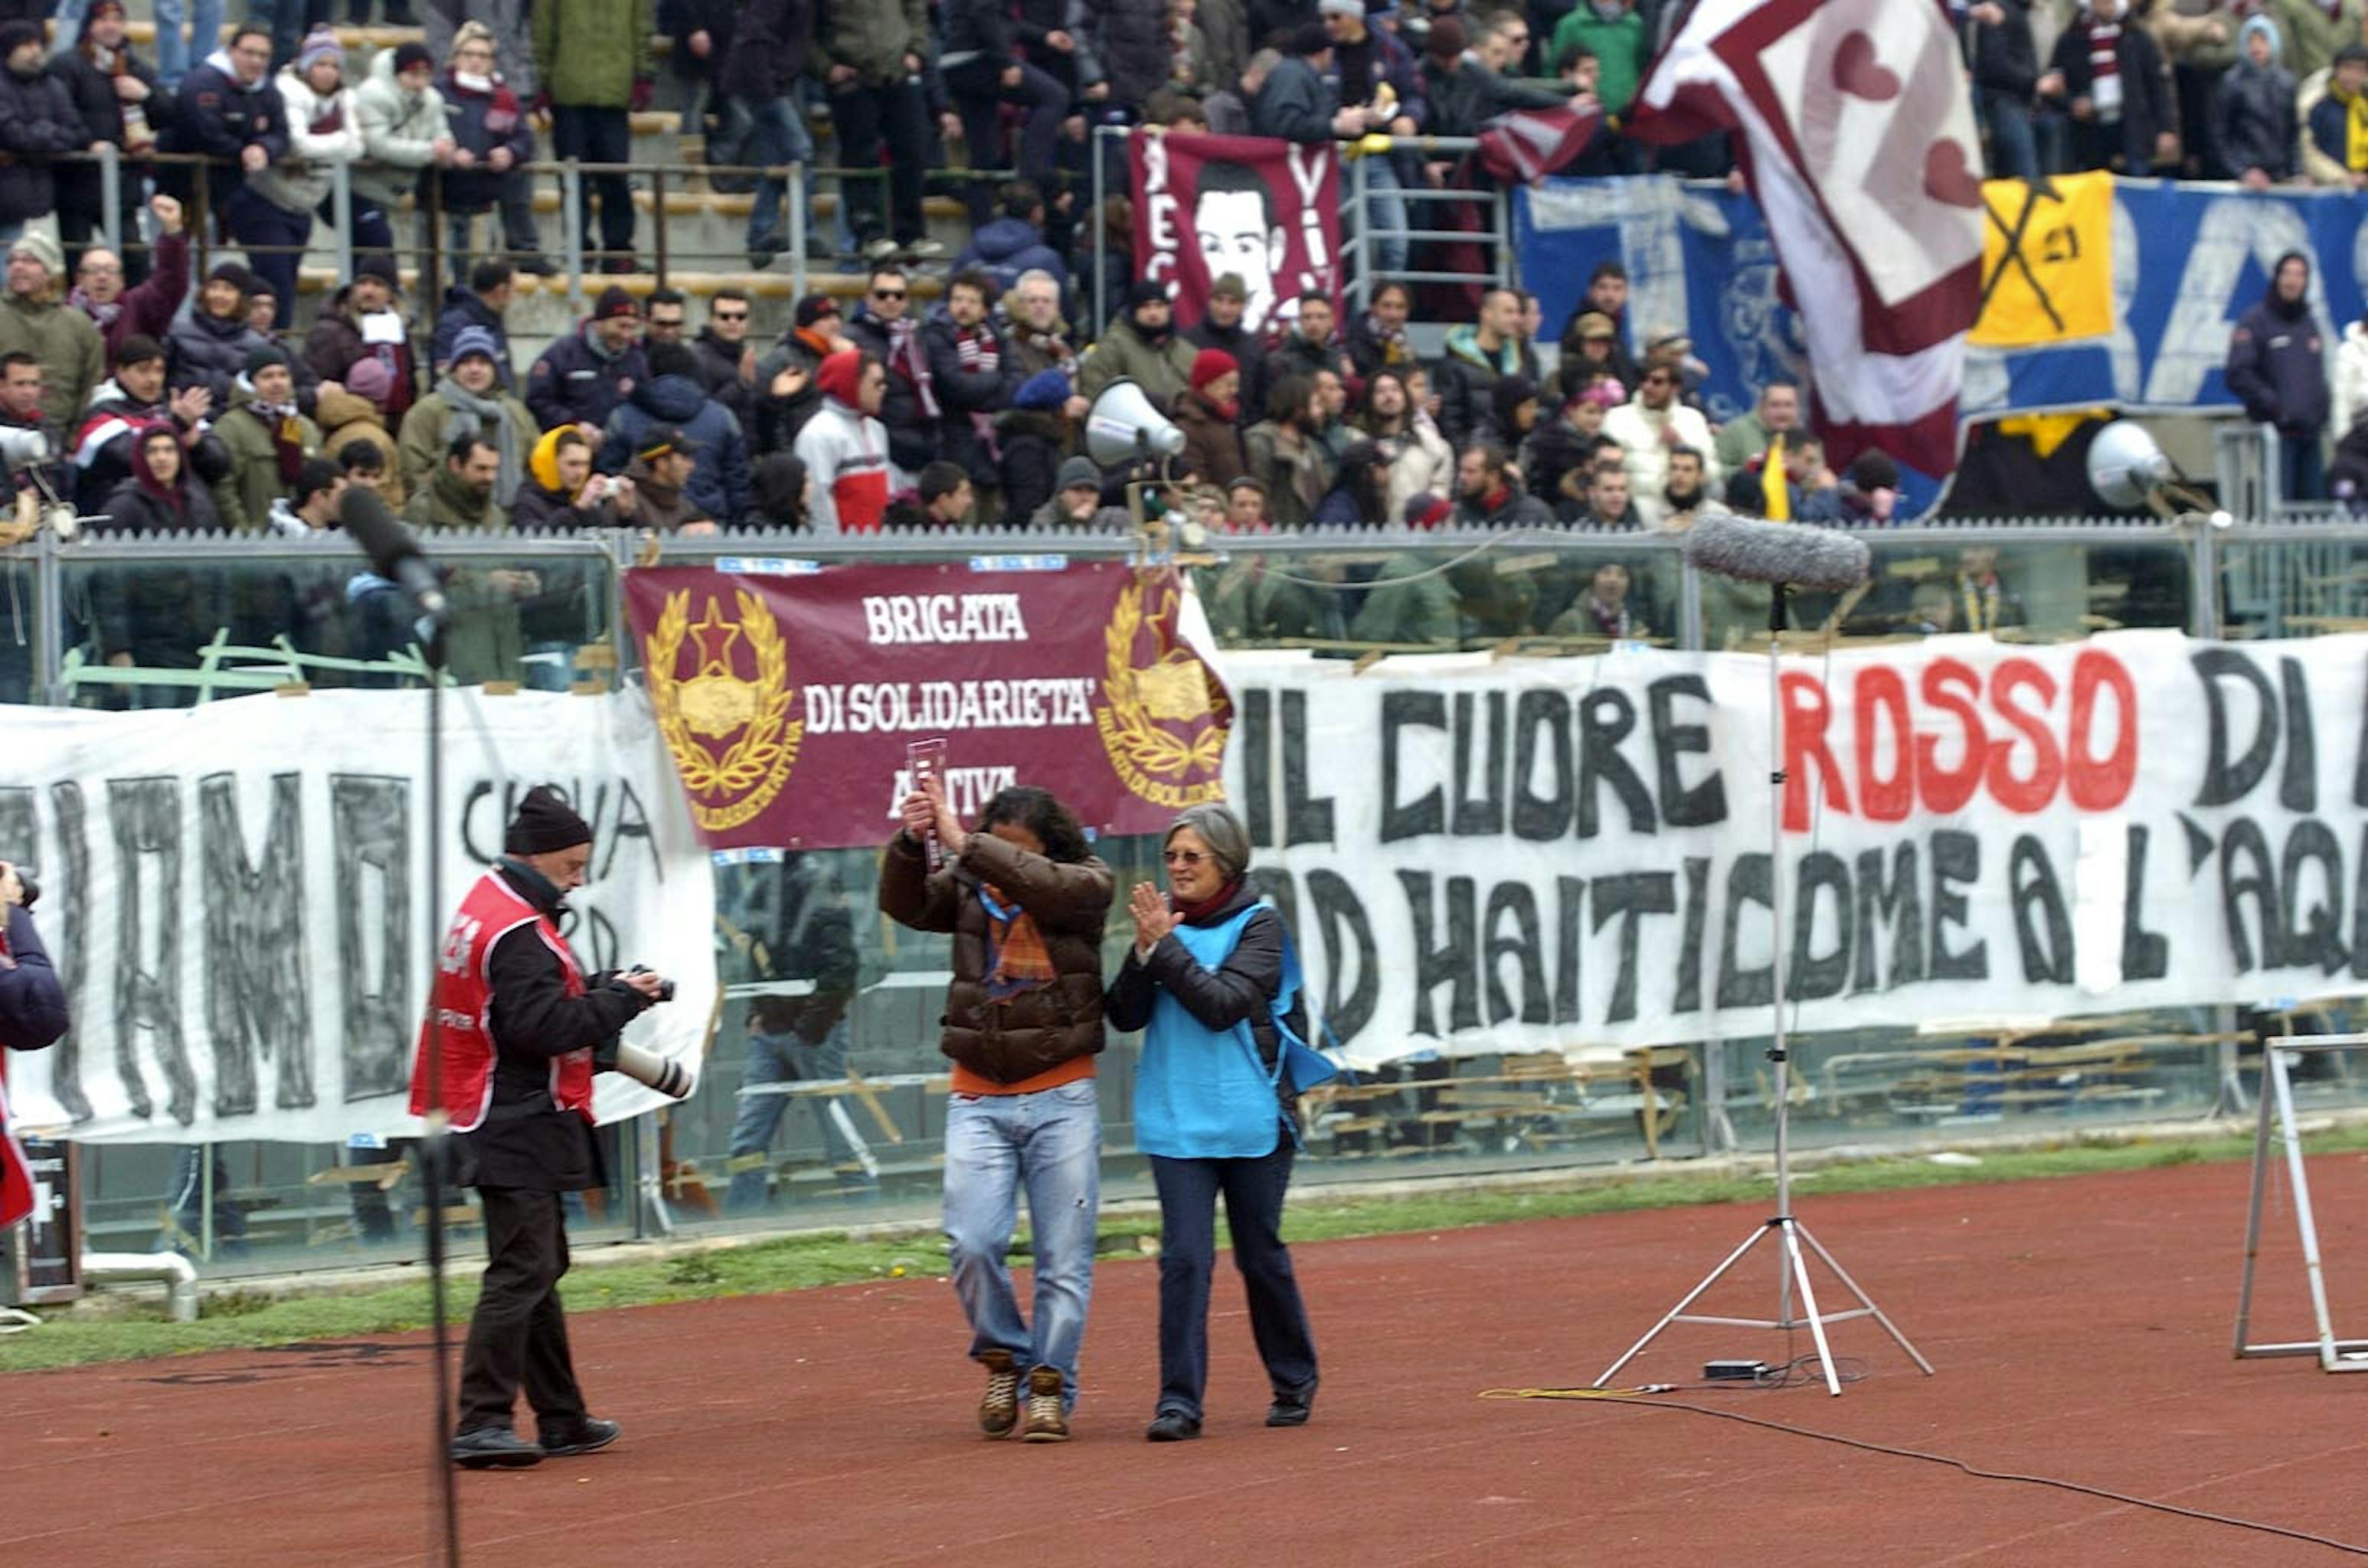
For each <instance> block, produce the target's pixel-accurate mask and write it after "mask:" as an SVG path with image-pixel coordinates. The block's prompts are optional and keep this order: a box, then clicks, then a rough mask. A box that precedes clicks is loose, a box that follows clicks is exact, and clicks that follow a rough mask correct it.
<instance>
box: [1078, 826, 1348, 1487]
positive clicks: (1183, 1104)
mask: <svg viewBox="0 0 2368 1568" xmlns="http://www.w3.org/2000/svg"><path fill="white" fill-rule="evenodd" d="M1166 851H1167V852H1166V855H1165V857H1164V858H1165V859H1166V861H1167V886H1168V892H1167V893H1166V894H1162V893H1161V892H1159V891H1158V889H1156V888H1155V887H1153V886H1152V885H1151V884H1150V883H1149V882H1137V883H1136V884H1135V887H1134V892H1133V898H1132V901H1131V908H1132V911H1133V915H1134V948H1133V951H1132V952H1130V953H1129V954H1128V955H1127V960H1126V964H1125V967H1124V968H1122V969H1121V970H1120V971H1119V975H1118V979H1117V980H1115V981H1114V982H1112V983H1111V984H1110V995H1109V998H1108V1000H1107V1003H1106V1005H1105V1006H1106V1012H1107V1015H1108V1017H1109V1019H1110V1023H1111V1024H1112V1025H1113V1026H1114V1027H1116V1028H1122V1029H1136V1028H1139V1029H1143V1030H1144V1031H1145V1033H1144V1047H1143V1064H1142V1066H1141V1068H1140V1069H1139V1070H1138V1071H1137V1073H1136V1074H1135V1083H1134V1138H1135V1145H1136V1147H1138V1148H1140V1149H1141V1150H1142V1151H1143V1152H1144V1153H1145V1154H1148V1155H1149V1156H1150V1157H1151V1174H1152V1180H1153V1181H1154V1182H1155V1183H1156V1185H1157V1187H1158V1189H1159V1226H1160V1242H1159V1403H1158V1407H1157V1409H1156V1411H1155V1413H1154V1415H1153V1418H1152V1423H1151V1427H1150V1430H1149V1431H1147V1432H1145V1433H1144V1436H1145V1437H1148V1438H1150V1439H1151V1441H1153V1442H1155V1443H1175V1442H1182V1441H1184V1440H1186V1439H1187V1438H1191V1437H1199V1436H1200V1435H1201V1390H1202V1388H1203V1387H1204V1386H1205V1385H1206V1383H1207V1381H1208V1375H1209V1281H1210V1277H1211V1276H1212V1274H1213V1273H1214V1272H1215V1268H1216V1251H1217V1246H1216V1207H1217V1195H1218V1194H1219V1193H1221V1192H1222V1193H1224V1197H1225V1224H1226V1228H1227V1229H1228V1230H1230V1231H1231V1232H1232V1233H1233V1238H1234V1263H1235V1267H1238V1268H1239V1269H1240V1270H1241V1273H1242V1283H1243V1286H1244V1288H1245V1289H1246V1290H1247V1292H1248V1297H1249V1312H1250V1332H1251V1333H1252V1335H1255V1336H1256V1337H1257V1340H1258V1356H1259V1358H1260V1359H1262V1360H1263V1361H1265V1363H1266V1372H1267V1381H1269V1383H1270V1384H1271V1385H1272V1387H1273V1391H1274V1400H1273V1403H1271V1404H1270V1405H1269V1407H1268V1409H1267V1413H1266V1424H1267V1425H1268V1426H1302V1425H1304V1423H1305V1422H1306V1420H1307V1416H1308V1412H1309V1411H1310V1410H1311V1409H1312V1408H1313V1406H1314V1404H1315V1340H1314V1339H1313V1337H1311V1336H1310V1335H1309V1333H1308V1329H1307V1311H1306V1309H1305V1307H1304V1306H1303V1305H1302V1304H1301V1302H1300V1299H1299V1282H1298V1280H1297V1279H1296V1278H1293V1277H1292V1271H1291V1254H1290V1252H1289V1250H1288V1249H1287V1248H1285V1247H1284V1246H1283V1244H1282V1236H1281V1222H1282V1198H1283V1193H1284V1191H1285V1189H1286V1188H1287V1187H1289V1186H1290V1185H1291V1160H1292V1153H1294V1152H1295V1151H1296V1149H1297V1146H1298V1137H1297V1131H1296V1129H1295V1127H1294V1126H1293V1122H1292V1099H1291V1096H1290V1090H1289V1088H1288V1086H1287V1085H1288V1080H1287V1079H1286V1078H1285V1077H1284V1075H1283V1074H1282V1073H1281V1071H1279V1069H1278V1065H1277V1064H1278V1062H1280V1061H1281V1056H1282V1048H1283V1039H1282V1034H1281V1028H1282V1027H1287V1028H1290V1029H1291V1030H1292V1034H1293V1036H1294V1037H1296V1038H1298V1039H1302V1040H1304V1038H1305V1033H1306V1029H1305V1023H1304V1018H1303V1017H1298V1016H1296V1015H1297V1014H1298V1012H1299V1008H1298V1005H1297V1004H1298V991H1299V965H1298V962H1297V960H1296V959H1295V958H1294V957H1293V956H1292V945H1291V934H1290V932H1289V931H1288V930H1287V929H1286V928H1285V927H1284V926H1283V922H1282V916H1281V915H1278V914H1277V913H1276V912H1275V911H1274V909H1273V908H1272V907H1271V906H1270V905H1268V904H1265V903H1261V902H1259V901H1258V898H1257V897H1256V896H1255V895H1253V894H1252V893H1251V892H1249V891H1248V890H1247V888H1245V887H1244V886H1243V874H1244V873H1245V872H1246V871H1247V870H1248V869H1249V858H1250V840H1249V835H1248V834H1247V832H1245V831H1244V830H1243V828H1242V824H1241V822H1240V821H1239V819H1237V818H1236V817H1235V815H1234V814H1233V812H1229V811H1227V810H1226V809H1225V808H1224V807H1223V806H1216V805H1208V806H1194V807H1192V808H1191V809H1190V810H1189V811H1186V812H1184V813H1183V814H1182V815H1180V816H1178V818H1177V819H1176V821H1175V823H1174V824H1172V825H1170V826H1169V828H1168V830H1167V845H1166ZM1279 1025H1280V1026H1281V1027H1278V1026H1279Z"/></svg>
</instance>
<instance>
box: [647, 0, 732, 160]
mask: <svg viewBox="0 0 2368 1568" xmlns="http://www.w3.org/2000/svg"><path fill="white" fill-rule="evenodd" d="M738 11H739V6H738V4H737V0H657V30H658V31H659V32H660V33H661V34H663V35H665V36H666V40H667V42H668V43H669V44H671V45H672V48H671V49H670V51H668V58H667V61H666V63H667V64H668V65H669V66H670V67H671V68H672V69H673V72H674V74H675V76H676V78H677V80H678V81H680V82H681V84H682V121H681V124H682V129H683V130H684V131H690V130H692V129H693V128H694V127H699V126H708V127H712V126H714V125H716V124H717V123H718V122H719V121H720V120H721V119H722V118H723V117H722V114H721V112H720V111H721V109H722V107H723V106H722V102H721V100H722V97H723V66H724V62H726V61H728V60H730V59H731V58H732V56H733V55H734V54H735V53H737V52H738V51H737V49H736V48H735V45H736V43H737V40H738V33H739V16H738ZM712 162H716V163H722V162H723V160H722V159H720V158H718V159H714V160H712Z"/></svg>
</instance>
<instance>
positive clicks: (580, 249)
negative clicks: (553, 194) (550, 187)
mask: <svg viewBox="0 0 2368 1568" xmlns="http://www.w3.org/2000/svg"><path fill="white" fill-rule="evenodd" d="M583 202H584V170H583V169H582V167H581V166H580V165H577V163H576V161H575V159H573V158H570V159H568V160H567V162H565V163H564V164H562V165H560V166H559V248H560V256H562V258H563V260H564V266H565V267H566V268H567V308H568V309H569V310H570V311H571V312H574V313H575V314H576V315H582V314H583V313H584V206H583Z"/></svg>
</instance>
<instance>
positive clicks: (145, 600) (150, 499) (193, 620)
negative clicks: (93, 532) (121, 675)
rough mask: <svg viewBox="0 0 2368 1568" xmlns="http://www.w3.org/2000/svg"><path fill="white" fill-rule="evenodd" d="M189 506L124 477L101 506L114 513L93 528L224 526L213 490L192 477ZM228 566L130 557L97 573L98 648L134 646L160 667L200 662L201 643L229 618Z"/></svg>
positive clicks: (134, 653)
mask: <svg viewBox="0 0 2368 1568" xmlns="http://www.w3.org/2000/svg"><path fill="white" fill-rule="evenodd" d="M181 494H182V496H183V498H184V501H185V508H184V509H183V510H182V511H179V512H176V511H175V510H174V509H173V508H172V507H170V506H167V505H165V502H164V501H163V500H161V499H159V498H158V497H156V496H154V495H152V494H149V493H148V492H147V491H145V490H142V488H140V486H139V484H138V483H137V482H135V481H132V480H129V479H127V480H125V481H124V482H123V483H120V484H119V485H117V486H116V487H115V489H114V491H113V493H112V494H109V495H108V497H107V500H106V503H105V504H104V505H103V506H101V508H100V511H101V512H102V513H104V515H105V516H106V517H107V520H106V521H105V522H103V523H97V522H95V523H93V524H92V525H91V527H92V528H96V529H98V530H100V531H102V532H107V533H124V534H131V533H149V534H160V533H162V534H169V533H184V532H186V533H199V532H206V531H211V530H212V529H215V528H221V527H222V516H221V514H220V513H218V512H216V511H215V510H214V501H213V497H212V496H211V495H210V494H207V493H206V488H205V486H204V485H202V484H199V483H197V482H196V481H194V480H193V479H190V478H188V477H187V476H185V477H184V478H183V480H182V483H181ZM227 587H228V583H227V581H226V580H225V578H224V575H223V574H222V570H221V569H219V568H215V567H204V566H194V565H191V564H189V563H188V562H156V563H154V564H153V565H152V564H149V563H146V562H142V563H140V564H138V565H133V564H131V563H129V562H126V563H125V564H124V565H122V566H121V567H120V568H118V569H116V570H112V571H107V572H94V573H92V574H91V577H90V617H91V630H92V632H93V634H94V640H95V641H96V642H97V645H98V653H99V656H100V657H101V658H105V657H107V656H108V655H110V654H115V653H129V654H131V662H132V663H133V664H135V665H144V666H147V667H149V668H154V669H194V668H195V667H196V666H197V663H198V649H199V647H201V646H203V645H204V644H205V643H206V642H208V641H209V640H210V639H211V637H212V636H213V634H214V631H215V630H216V629H217V628H219V627H221V626H222V625H224V624H225V623H226V621H227V619H228V611H227V598H226V595H225V589H226V588H227Z"/></svg>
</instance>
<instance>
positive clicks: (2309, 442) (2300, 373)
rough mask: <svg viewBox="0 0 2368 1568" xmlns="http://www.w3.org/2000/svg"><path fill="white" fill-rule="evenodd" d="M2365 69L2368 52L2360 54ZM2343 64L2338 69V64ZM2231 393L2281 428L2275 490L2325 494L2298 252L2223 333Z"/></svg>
mask: <svg viewBox="0 0 2368 1568" xmlns="http://www.w3.org/2000/svg"><path fill="white" fill-rule="evenodd" d="M2362 65H2363V66H2368V56H2363V59H2362ZM2339 69H2340V67H2339ZM2225 374H2226V378H2227V381H2228V390H2229V392H2232V393H2234V394H2235V395H2236V397H2237V401H2238V402H2240V403H2243V404H2244V405H2245V417H2246V418H2248V419H2251V420H2254V421H2257V422H2258V423H2260V424H2263V425H2274V426H2277V431H2278V494H2279V496H2280V498H2281V499H2283V500H2287V501H2317V500H2320V499H2322V498H2323V497H2324V493H2325V488H2326V470H2325V461H2324V459H2323V458H2322V456H2321V454H2320V451H2319V441H2320V438H2321V437H2323V436H2324V435H2325V434H2326V430H2327V416H2328V404H2329V402H2330V399H2329V396H2328V386H2327V362H2326V352H2325V340H2324V339H2323V338H2322V337H2321V336H2320V335H2319V331H2318V322H2317V318H2316V317H2315V316H2314V315H2313V313H2312V312H2311V308H2310V258H2309V256H2305V254H2304V253H2302V252H2301V251H2288V252H2286V253H2285V254H2284V255H2283V256H2280V257H2278V263H2277V266H2276V267H2274V268H2272V269H2271V274H2270V286H2269V289H2268V290H2267V292H2266V293H2264V295H2263V296H2262V299H2261V302H2260V304H2258V305H2255V306H2254V307H2253V308H2252V309H2251V310H2249V311H2247V312H2245V313H2244V314H2243V315H2242V316H2241V317H2239V318H2238V319H2237V326H2236V330H2235V331H2234V332H2232V333H2231V334H2229V337H2228V359H2227V365H2226V370H2225Z"/></svg>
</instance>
